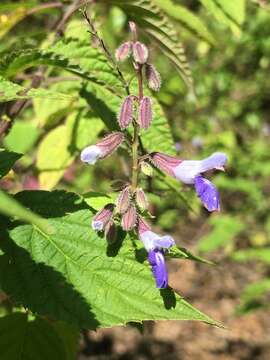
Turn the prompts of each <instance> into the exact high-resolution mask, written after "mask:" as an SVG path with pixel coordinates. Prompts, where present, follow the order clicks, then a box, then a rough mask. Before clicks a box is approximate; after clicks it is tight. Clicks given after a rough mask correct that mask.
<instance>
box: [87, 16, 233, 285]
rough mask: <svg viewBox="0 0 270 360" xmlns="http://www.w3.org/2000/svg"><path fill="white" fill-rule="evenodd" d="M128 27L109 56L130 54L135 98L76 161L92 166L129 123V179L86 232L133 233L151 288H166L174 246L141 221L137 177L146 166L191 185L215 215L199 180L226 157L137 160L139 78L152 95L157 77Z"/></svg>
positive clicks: (142, 115) (144, 111)
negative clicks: (145, 258) (139, 244)
mask: <svg viewBox="0 0 270 360" xmlns="http://www.w3.org/2000/svg"><path fill="white" fill-rule="evenodd" d="M129 25H130V30H131V34H132V41H127V42H125V43H124V44H122V45H121V46H120V47H119V48H118V49H117V50H116V53H115V57H116V60H117V61H124V60H126V59H127V58H128V57H129V56H132V58H133V65H134V69H135V71H136V74H137V79H138V95H134V94H129V95H128V96H127V97H126V98H125V99H124V101H123V103H122V105H121V107H120V111H119V117H118V122H119V127H120V130H121V131H117V132H113V133H111V134H109V135H107V136H106V137H104V138H103V139H102V140H101V141H99V142H98V143H97V144H95V145H90V146H88V147H86V148H85V149H84V150H83V151H82V152H81V160H82V161H83V162H85V163H88V164H95V162H96V161H97V160H98V159H103V158H106V157H107V156H109V155H111V154H112V153H113V152H114V151H115V150H116V149H117V148H118V147H119V146H120V145H121V144H122V143H123V141H124V140H125V132H124V130H125V129H126V128H127V127H128V126H129V125H131V124H132V125H133V130H134V135H133V138H132V141H131V147H132V166H131V178H132V180H131V182H130V183H127V184H125V186H124V187H123V188H122V189H121V191H120V192H119V194H118V197H117V199H116V202H115V203H114V204H112V203H110V204H107V205H106V206H105V207H104V208H103V209H101V210H100V211H99V212H98V213H97V214H96V215H95V216H94V218H93V220H92V228H93V229H94V230H95V231H103V232H104V233H105V235H106V236H107V235H108V234H109V233H110V232H111V231H112V229H114V228H115V223H116V222H119V223H120V225H121V227H122V229H123V230H125V231H136V232H137V234H138V237H139V239H140V240H141V242H142V243H143V245H144V247H145V249H146V251H147V252H148V262H149V264H150V266H151V268H152V273H153V276H154V278H155V281H156V286H157V288H166V287H167V286H168V272H167V269H166V263H165V254H166V251H167V250H168V249H169V248H170V247H172V246H173V245H175V242H174V239H173V238H172V237H171V236H169V235H165V236H160V235H158V234H156V233H155V232H153V231H152V230H151V227H150V226H149V224H148V223H147V222H146V220H145V218H144V217H143V214H145V213H146V212H147V210H148V199H147V197H146V195H145V193H144V191H143V189H142V188H140V187H139V186H138V175H139V173H140V171H142V172H144V173H146V174H147V175H151V169H152V166H154V167H157V168H158V169H160V170H161V171H163V172H164V173H166V174H167V175H169V176H172V177H174V178H176V179H178V180H180V181H181V182H183V183H184V184H187V185H191V186H194V188H195V191H196V193H197V195H198V197H199V198H200V200H201V201H202V203H203V205H204V206H205V208H206V209H207V210H208V211H210V212H212V211H219V210H220V199H219V194H218V191H217V189H216V187H215V186H214V185H213V184H212V183H211V181H209V180H208V179H207V178H206V177H205V173H206V172H208V171H209V170H224V165H225V164H226V161H227V157H226V155H225V154H223V153H218V152H217V153H214V154H212V155H211V156H209V157H208V158H206V159H203V160H180V159H177V158H175V157H173V156H170V155H167V154H163V153H159V152H153V153H150V154H143V153H141V155H143V156H142V157H141V158H140V157H139V156H138V154H139V153H140V152H142V149H140V148H139V136H140V131H141V129H143V130H144V131H145V130H147V129H148V128H149V127H150V125H151V122H152V119H153V112H152V100H151V98H150V97H149V96H144V94H143V80H144V79H145V81H146V82H147V84H148V87H149V88H150V89H152V90H154V91H158V90H159V88H160V86H161V79H160V75H159V73H158V72H157V70H156V69H155V67H154V65H152V64H150V63H148V57H149V51H148V49H147V47H146V45H144V44H143V43H141V42H139V41H138V40H137V30H136V25H135V24H134V23H133V22H130V23H129ZM127 143H128V142H127ZM129 143H130V142H129Z"/></svg>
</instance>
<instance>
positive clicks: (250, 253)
mask: <svg viewBox="0 0 270 360" xmlns="http://www.w3.org/2000/svg"><path fill="white" fill-rule="evenodd" d="M231 257H232V259H233V260H235V261H239V262H245V261H250V260H258V261H262V262H264V263H266V264H270V247H263V248H257V249H256V248H255V249H246V250H238V251H236V252H234V253H233V254H232V255H231Z"/></svg>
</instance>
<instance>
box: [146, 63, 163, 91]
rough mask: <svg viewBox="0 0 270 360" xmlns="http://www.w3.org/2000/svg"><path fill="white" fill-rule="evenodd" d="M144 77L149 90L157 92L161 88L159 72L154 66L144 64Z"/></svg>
mask: <svg viewBox="0 0 270 360" xmlns="http://www.w3.org/2000/svg"><path fill="white" fill-rule="evenodd" d="M145 77H146V79H147V82H148V86H149V88H150V89H152V90H154V91H158V90H159V89H160V86H161V78H160V74H159V72H158V71H157V70H156V68H155V67H154V65H152V64H145Z"/></svg>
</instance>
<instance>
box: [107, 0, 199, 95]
mask: <svg viewBox="0 0 270 360" xmlns="http://www.w3.org/2000/svg"><path fill="white" fill-rule="evenodd" d="M109 1H110V2H111V3H113V4H114V5H118V6H119V7H121V8H122V9H123V11H124V12H125V13H126V14H127V15H128V16H129V17H130V18H131V19H132V20H134V21H135V22H136V23H138V25H139V26H140V27H141V28H143V29H144V30H145V31H146V33H147V34H148V35H149V37H150V39H151V40H153V41H155V42H156V44H157V45H158V46H159V47H160V49H161V51H162V52H163V53H164V55H165V56H166V57H168V59H169V60H170V61H171V62H172V63H173V64H174V65H175V67H176V69H177V70H178V72H179V74H180V75H181V77H182V79H183V80H184V81H185V83H186V84H187V86H188V87H189V88H190V89H191V90H192V91H193V80H192V75H191V71H190V67H189V64H188V62H187V59H186V56H185V51H184V47H183V45H182V43H181V41H180V40H179V35H178V33H177V32H176V30H175V27H174V25H173V24H172V23H171V21H170V19H168V17H167V16H166V15H165V13H164V12H163V11H162V10H161V9H160V8H159V7H158V6H157V5H156V4H155V2H154V1H152V0H109Z"/></svg>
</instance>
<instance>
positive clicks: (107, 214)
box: [92, 204, 114, 231]
mask: <svg viewBox="0 0 270 360" xmlns="http://www.w3.org/2000/svg"><path fill="white" fill-rule="evenodd" d="M113 209H114V205H113V204H107V205H106V206H104V208H103V209H101V210H100V211H99V212H98V213H97V214H96V215H95V216H94V217H93V220H92V228H93V230H95V231H103V230H104V229H105V227H106V225H107V224H108V223H109V221H110V220H111V219H112V216H113Z"/></svg>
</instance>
